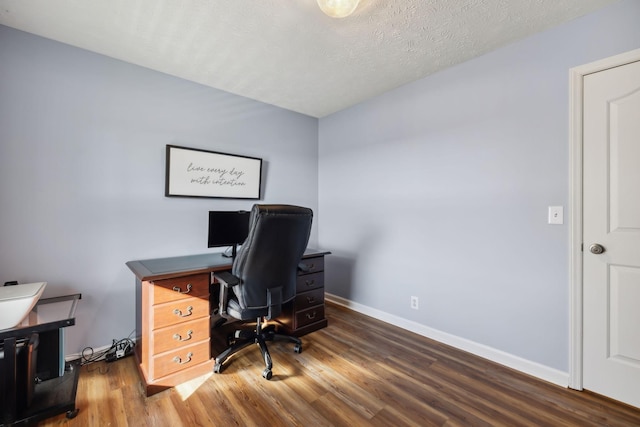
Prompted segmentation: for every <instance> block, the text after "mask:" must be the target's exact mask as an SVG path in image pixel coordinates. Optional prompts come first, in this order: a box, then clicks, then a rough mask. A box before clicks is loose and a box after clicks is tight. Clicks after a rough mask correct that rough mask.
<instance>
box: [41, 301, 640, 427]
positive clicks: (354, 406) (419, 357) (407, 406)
mask: <svg viewBox="0 0 640 427" xmlns="http://www.w3.org/2000/svg"><path fill="white" fill-rule="evenodd" d="M327 317H328V319H329V326H328V327H327V328H325V329H322V330H320V331H316V332H313V333H311V334H309V335H306V336H305V337H303V352H302V353H301V354H295V353H294V352H293V350H292V346H291V345H289V344H285V343H269V344H270V345H269V350H270V352H271V355H272V358H273V360H274V368H273V379H272V380H271V381H266V380H264V379H263V378H262V376H261V373H262V370H263V368H264V367H263V362H262V359H261V356H260V351H259V349H258V348H256V347H253V346H250V347H248V348H246V349H245V350H244V351H243V352H242V353H240V354H238V355H237V356H236V357H234V358H233V359H232V360H231V361H230V364H229V365H228V366H227V368H226V369H225V370H224V371H223V372H222V373H221V374H216V375H213V374H209V375H206V376H203V377H201V378H198V379H196V380H193V381H190V382H189V383H186V384H183V385H181V386H179V387H176V388H174V389H170V390H167V391H164V392H161V393H159V394H157V395H154V396H151V397H149V398H146V397H144V396H143V394H142V391H141V390H142V389H141V386H140V379H139V377H138V373H137V370H136V367H135V360H134V359H133V358H131V357H129V358H125V359H122V360H119V361H117V362H114V363H111V364H105V363H103V362H100V363H97V364H93V365H89V366H85V367H83V368H82V372H81V375H80V382H79V386H78V397H77V406H78V407H79V409H80V412H79V414H78V416H77V417H76V418H75V419H72V420H67V419H66V418H65V416H64V415H61V416H58V417H55V418H51V419H49V420H47V421H45V422H41V423H40V424H39V425H40V426H59V425H68V426H83V427H85V426H118V427H120V426H131V427H140V426H154V427H155V426H168V427H169V426H170V427H178V426H270V427H271V426H394V427H395V426H640V410H639V409H636V408H632V407H629V406H626V405H623V404H619V403H617V402H614V401H612V400H609V399H606V398H603V397H601V396H598V395H595V394H593V393H589V392H577V391H573V390H569V389H565V388H562V387H558V386H555V385H553V384H549V383H546V382H543V381H540V380H537V379H535V378H532V377H529V376H527V375H524V374H522V373H519V372H517V371H513V370H510V369H508V368H505V367H502V366H500V365H497V364H494V363H492V362H489V361H487V360H484V359H481V358H478V357H476V356H473V355H470V354H468V353H465V352H462V351H459V350H456V349H453V348H451V347H448V346H446V345H443V344H440V343H438V342H435V341H432V340H429V339H427V338H424V337H421V336H418V335H415V334H413V333H410V332H407V331H404V330H402V329H399V328H396V327H394V326H391V325H389V324H386V323H383V322H380V321H377V320H374V319H372V318H370V317H367V316H364V315H362V314H359V313H356V312H353V311H351V310H348V309H345V308H343V307H340V306H337V305H334V304H330V303H329V304H327Z"/></svg>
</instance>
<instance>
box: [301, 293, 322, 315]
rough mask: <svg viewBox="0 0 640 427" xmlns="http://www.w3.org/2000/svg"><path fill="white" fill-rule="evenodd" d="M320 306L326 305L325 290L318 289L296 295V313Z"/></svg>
mask: <svg viewBox="0 0 640 427" xmlns="http://www.w3.org/2000/svg"><path fill="white" fill-rule="evenodd" d="M320 304H324V288H318V289H314V290H312V291H309V292H303V293H301V294H298V295H296V311H302V310H306V309H307V308H310V307H313V306H315V305H320Z"/></svg>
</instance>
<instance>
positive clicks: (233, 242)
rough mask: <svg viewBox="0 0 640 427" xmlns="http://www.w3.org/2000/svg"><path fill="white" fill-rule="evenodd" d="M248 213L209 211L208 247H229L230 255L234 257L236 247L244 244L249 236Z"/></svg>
mask: <svg viewBox="0 0 640 427" xmlns="http://www.w3.org/2000/svg"><path fill="white" fill-rule="evenodd" d="M250 214H251V212H248V211H209V236H208V247H210V248H215V247H221V246H229V247H231V250H232V254H227V253H226V252H225V253H224V254H226V255H227V256H233V257H234V258H235V255H236V247H237V245H241V244H242V243H244V241H245V239H246V238H247V235H248V234H249V215H250Z"/></svg>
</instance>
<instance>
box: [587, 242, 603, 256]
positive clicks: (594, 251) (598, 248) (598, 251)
mask: <svg viewBox="0 0 640 427" xmlns="http://www.w3.org/2000/svg"><path fill="white" fill-rule="evenodd" d="M589 250H590V251H591V253H592V254H596V255H600V254H601V253H603V252H604V246H602V245H599V244H597V243H594V244H593V245H591V246H589Z"/></svg>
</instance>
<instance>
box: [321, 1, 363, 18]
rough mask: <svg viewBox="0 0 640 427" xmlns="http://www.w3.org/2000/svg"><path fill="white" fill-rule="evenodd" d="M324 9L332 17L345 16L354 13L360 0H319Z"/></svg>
mask: <svg viewBox="0 0 640 427" xmlns="http://www.w3.org/2000/svg"><path fill="white" fill-rule="evenodd" d="M317 2H318V6H320V9H322V11H323V12H324V13H325V14H327V15H329V16H330V17H332V18H344V17H347V16H349V15H351V14H352V13H353V11H354V10H356V7H358V3H359V2H360V0H317Z"/></svg>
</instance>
